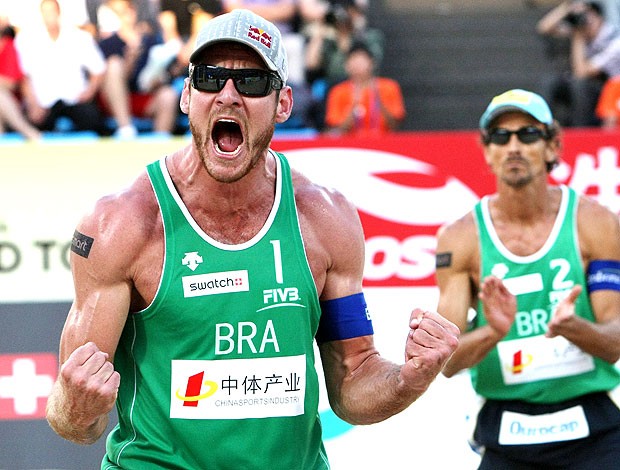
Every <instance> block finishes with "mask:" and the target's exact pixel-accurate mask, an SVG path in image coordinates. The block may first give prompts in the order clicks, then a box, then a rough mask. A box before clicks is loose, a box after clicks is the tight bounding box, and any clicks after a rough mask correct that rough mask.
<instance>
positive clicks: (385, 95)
mask: <svg viewBox="0 0 620 470" xmlns="http://www.w3.org/2000/svg"><path fill="white" fill-rule="evenodd" d="M345 69H346V71H347V76H348V78H347V80H345V81H343V82H341V83H339V84H337V85H335V86H334V87H332V88H331V89H330V90H329V93H328V95H327V109H326V115H325V123H326V125H327V127H328V129H329V130H330V131H331V132H332V133H335V134H339V135H342V134H350V135H355V136H378V135H383V134H385V133H387V132H389V131H393V130H395V129H396V128H397V127H398V125H399V124H400V122H401V121H402V120H403V119H404V117H405V104H404V100H403V96H402V92H401V89H400V86H399V85H398V83H397V82H396V81H395V80H392V79H389V78H385V77H377V76H376V75H375V61H374V57H373V55H372V52H371V51H370V49H369V47H368V45H367V44H366V43H364V42H359V43H354V44H353V45H352V46H351V48H350V50H349V53H348V55H347V59H346V62H345Z"/></svg>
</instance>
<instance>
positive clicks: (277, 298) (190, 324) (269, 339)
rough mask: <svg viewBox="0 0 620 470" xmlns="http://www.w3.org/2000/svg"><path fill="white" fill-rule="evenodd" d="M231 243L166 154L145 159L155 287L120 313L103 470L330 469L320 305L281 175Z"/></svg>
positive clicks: (281, 171) (285, 173) (281, 163)
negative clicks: (194, 203) (264, 208)
mask: <svg viewBox="0 0 620 470" xmlns="http://www.w3.org/2000/svg"><path fill="white" fill-rule="evenodd" d="M270 155H272V158H275V160H276V162H277V177H276V189H275V202H274V205H273V208H272V210H271V212H270V214H269V216H268V219H267V221H266V223H265V224H264V226H263V227H262V229H261V230H260V231H259V233H257V234H256V236H254V237H253V238H252V239H251V240H249V241H247V242H245V243H242V244H239V245H226V244H223V243H220V242H218V241H216V240H214V239H212V238H211V237H209V236H208V235H207V234H206V233H205V232H204V231H203V230H201V228H200V227H199V226H198V224H197V223H196V222H195V221H194V219H193V218H192V216H191V214H190V213H189V212H188V210H187V208H186V207H185V205H184V204H183V202H182V200H181V198H180V196H179V194H178V193H177V191H176V189H175V187H174V184H173V182H172V180H171V178H170V175H169V173H168V171H167V169H166V164H165V159H162V160H160V161H158V162H154V163H151V164H150V165H148V167H147V171H148V175H149V177H150V180H151V183H152V186H153V188H154V191H155V195H156V196H157V200H158V203H159V206H160V210H161V214H162V218H163V224H164V230H165V260H164V266H163V273H162V276H161V280H160V285H159V288H158V291H157V293H156V295H155V298H154V300H153V302H152V304H151V305H150V306H149V307H148V308H146V309H145V310H143V311H141V312H138V313H136V314H133V315H130V317H129V319H128V321H127V324H126V326H125V329H124V331H123V333H122V336H121V339H120V344H119V346H118V349H117V353H116V357H115V367H116V369H117V370H118V371H119V372H120V374H121V385H120V390H119V394H118V399H117V411H118V416H119V423H118V425H117V426H116V427H115V428H114V429H113V430H112V432H111V433H110V435H109V436H108V439H107V443H106V448H107V453H106V456H105V458H104V460H103V462H102V466H101V468H102V469H108V468H126V469H132V470H134V469H162V468H166V469H183V470H188V469H199V470H217V469H234V470H240V469H282V470H292V469H303V470H306V469H328V468H329V463H328V460H327V456H326V453H325V449H324V446H323V442H322V431H321V423H320V420H319V414H318V400H319V381H318V376H317V373H316V370H315V366H314V349H313V344H314V336H315V333H316V330H317V327H318V323H319V318H320V306H319V300H318V295H317V291H316V287H315V284H314V280H313V277H312V274H311V271H310V267H309V264H308V260H307V259H306V252H305V249H304V243H303V240H302V237H301V231H300V227H299V220H298V215H297V208H296V205H295V198H294V194H293V184H292V179H291V171H290V168H289V165H288V163H287V160H286V158H285V157H284V156H283V155H280V154H276V153H274V152H270Z"/></svg>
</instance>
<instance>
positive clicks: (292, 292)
mask: <svg viewBox="0 0 620 470" xmlns="http://www.w3.org/2000/svg"><path fill="white" fill-rule="evenodd" d="M300 301H301V297H300V296H299V290H298V289H297V287H284V288H276V289H265V290H263V303H264V304H266V305H267V306H266V307H263V308H260V309H258V310H257V312H260V311H262V310H267V309H270V308H275V307H285V306H286V307H291V306H292V307H302V308H305V307H306V306H305V305H303V304H301V303H300Z"/></svg>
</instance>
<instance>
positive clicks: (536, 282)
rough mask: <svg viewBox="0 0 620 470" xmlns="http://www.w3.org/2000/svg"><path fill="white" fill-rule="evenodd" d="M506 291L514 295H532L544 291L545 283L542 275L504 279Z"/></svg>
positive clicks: (534, 274)
mask: <svg viewBox="0 0 620 470" xmlns="http://www.w3.org/2000/svg"><path fill="white" fill-rule="evenodd" d="M503 282H504V285H505V286H506V289H508V291H509V292H510V293H511V294H512V295H523V294H531V293H533V292H540V291H541V290H543V281H542V276H541V275H540V273H532V274H526V275H524V276H517V277H511V278H508V279H503Z"/></svg>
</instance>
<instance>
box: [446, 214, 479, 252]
mask: <svg viewBox="0 0 620 470" xmlns="http://www.w3.org/2000/svg"><path fill="white" fill-rule="evenodd" d="M477 241H478V229H477V227H476V221H475V220H474V213H473V212H472V211H470V212H468V213H467V214H465V215H464V216H462V217H460V218H459V219H457V220H455V221H452V222H448V223H446V224H444V225H442V226H441V227H440V228H439V230H438V231H437V243H438V245H439V246H442V247H445V248H453V249H456V248H457V247H461V246H462V247H464V248H465V247H471V246H472V245H477ZM439 246H438V251H439Z"/></svg>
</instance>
